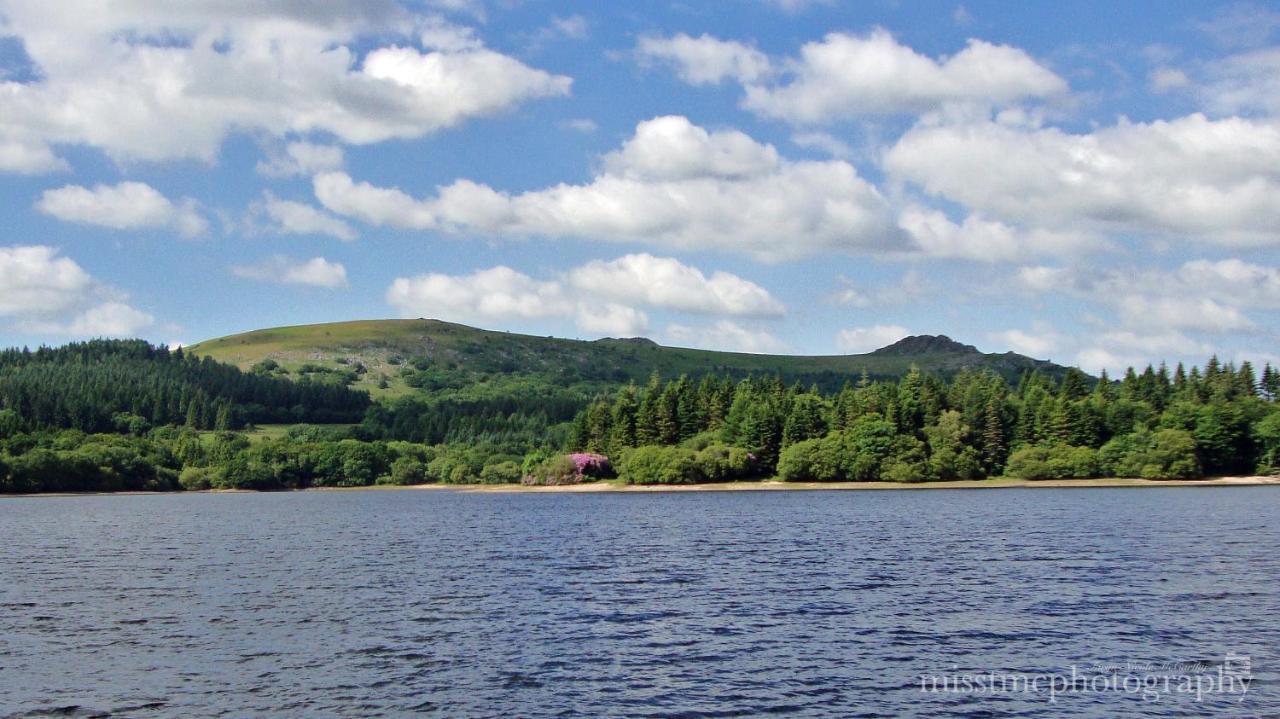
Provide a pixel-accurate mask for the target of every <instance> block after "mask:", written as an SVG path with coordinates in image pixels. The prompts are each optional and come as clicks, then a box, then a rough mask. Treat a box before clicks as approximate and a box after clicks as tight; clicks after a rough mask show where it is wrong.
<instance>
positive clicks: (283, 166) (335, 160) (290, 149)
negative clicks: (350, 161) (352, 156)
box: [257, 142, 345, 177]
mask: <svg viewBox="0 0 1280 719" xmlns="http://www.w3.org/2000/svg"><path fill="white" fill-rule="evenodd" d="M344 162H345V153H344V152H343V150H342V148H341V147H339V146H337V145H317V144H314V143H310V142H290V143H288V144H287V145H285V146H284V148H283V150H278V149H276V150H272V151H271V152H270V154H269V155H268V157H267V159H266V160H263V161H261V162H259V163H258V166H257V171H258V174H261V175H265V176H267V177H297V176H311V175H315V174H317V173H321V172H332V171H334V170H341V169H342V166H343V164H344Z"/></svg>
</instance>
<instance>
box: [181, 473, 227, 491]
mask: <svg viewBox="0 0 1280 719" xmlns="http://www.w3.org/2000/svg"><path fill="white" fill-rule="evenodd" d="M217 475H218V471H217V470H216V469H214V468H213V467H183V468H182V472H181V473H179V474H178V485H179V486H181V487H182V488H183V489H185V490H188V491H199V490H202V489H211V488H213V486H214V483H215V480H217V484H218V485H221V484H222V478H221V477H218V476H217Z"/></svg>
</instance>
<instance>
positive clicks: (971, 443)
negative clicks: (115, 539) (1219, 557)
mask: <svg viewBox="0 0 1280 719" xmlns="http://www.w3.org/2000/svg"><path fill="white" fill-rule="evenodd" d="M313 376H314V378H313ZM1277 399H1280V372H1277V371H1276V370H1275V369H1273V368H1272V367H1271V366H1269V365H1268V366H1266V367H1264V368H1263V370H1262V372H1261V373H1260V374H1259V373H1257V372H1256V371H1255V369H1254V368H1253V367H1252V366H1251V365H1250V364H1249V363H1247V362H1244V363H1241V364H1240V365H1239V366H1236V365H1233V364H1230V363H1226V364H1224V363H1221V362H1219V361H1218V360H1217V359H1216V358H1213V359H1211V360H1209V362H1208V363H1206V364H1205V365H1204V367H1203V368H1201V367H1192V368H1190V369H1189V370H1188V369H1185V368H1184V367H1182V366H1181V365H1179V366H1177V367H1176V368H1175V369H1173V370H1172V371H1170V370H1169V369H1168V368H1167V367H1165V366H1163V365H1162V366H1160V367H1158V368H1153V367H1147V368H1145V369H1144V370H1143V371H1142V372H1136V371H1134V370H1132V369H1131V370H1129V371H1128V372H1126V373H1125V375H1124V376H1123V377H1122V378H1121V379H1119V380H1112V379H1111V378H1109V377H1107V376H1106V375H1105V374H1104V375H1103V376H1102V377H1100V378H1096V379H1095V378H1092V377H1089V376H1087V375H1085V374H1084V373H1082V372H1080V371H1079V370H1069V371H1067V372H1066V373H1064V374H1062V375H1061V377H1060V379H1055V378H1053V377H1051V376H1048V375H1045V374H1041V373H1039V372H1036V371H1030V372H1027V373H1024V374H1023V375H1022V377H1021V378H1020V380H1019V381H1017V382H1016V383H1010V382H1008V381H1007V380H1005V379H1004V378H1002V377H1001V376H1000V375H999V374H996V373H995V372H992V371H990V370H988V369H965V370H961V371H959V372H956V373H954V374H951V375H950V376H942V375H939V374H933V373H928V372H922V371H920V370H918V369H914V368H913V369H911V370H909V371H907V372H906V373H905V374H904V375H903V376H902V377H901V378H899V379H897V380H881V379H876V380H873V379H871V378H870V377H868V376H866V375H863V376H862V377H851V378H849V381H847V382H846V383H845V384H844V386H843V387H842V388H840V389H839V390H838V391H823V390H822V389H821V388H820V387H818V386H816V385H811V386H809V387H804V386H802V385H800V384H791V385H787V384H785V383H784V382H783V381H782V380H781V379H780V378H779V377H778V376H776V375H761V376H752V377H747V378H745V379H741V378H738V377H732V376H727V375H717V374H706V375H702V376H697V377H693V376H689V375H682V376H679V377H674V378H667V379H663V378H662V377H660V376H658V375H657V374H655V375H654V376H653V377H651V378H650V380H649V381H648V382H647V383H645V384H643V385H636V384H634V383H627V384H620V385H618V386H617V387H616V388H615V389H613V390H611V391H606V392H601V393H599V394H598V396H596V397H595V398H594V399H591V400H587V401H584V400H583V399H582V398H581V397H579V396H577V395H575V394H573V393H568V392H566V391H565V390H564V388H563V387H557V386H555V385H552V384H546V385H545V386H544V385H543V384H540V383H538V382H536V381H533V380H529V379H528V378H522V379H519V380H512V381H511V382H509V383H505V384H504V383H502V382H494V383H493V384H492V385H491V386H490V387H488V388H487V389H485V390H484V391H477V392H474V393H472V394H459V393H457V392H450V393H448V394H447V395H445V396H435V395H434V394H433V392H432V391H431V390H429V389H425V388H423V389H419V390H417V391H416V392H415V393H414V394H411V395H408V396H404V397H400V398H397V399H388V400H381V401H378V402H371V401H370V399H369V397H368V395H367V394H365V393H363V392H357V391H353V390H351V389H348V388H347V387H345V386H344V384H343V383H342V382H341V381H336V382H335V381H332V379H331V378H328V377H326V376H324V375H323V374H321V375H318V376H315V375H314V373H308V374H305V375H304V376H303V378H302V379H299V380H296V381H295V380H290V379H284V378H281V377H277V376H274V375H272V374H271V372H269V371H251V372H241V371H240V370H238V369H237V368H235V367H234V366H231V365H225V364H221V363H218V362H215V361H213V360H209V359H207V358H197V357H194V356H190V355H184V354H183V353H182V351H181V350H175V351H172V352H171V351H169V350H168V349H166V348H163V347H154V346H151V345H148V344H147V343H145V342H141V341H107V340H99V341H94V342H87V343H78V344H72V345H67V346H65V347H62V348H57V349H50V348H41V349H39V350H35V351H29V350H10V351H6V352H3V353H0V492H7V493H17V492H77V491H122V490H134V491H172V490H201V489H259V490H266V489H300V488H307V487H326V486H344V487H346V486H368V485H373V484H396V485H413V484H422V483H447V484H475V483H488V484H503V483H516V482H524V483H526V484H565V483H575V482H582V481H590V480H594V479H615V480H616V481H620V482H625V483H634V484H662V483H680V484H683V483H696V482H719V481H728V480H747V479H764V478H777V479H780V480H783V481H805V482H829V481H886V482H928V481H939V480H950V479H978V478H984V477H999V476H1010V477H1019V478H1024V479H1031V480H1038V479H1064V478H1091V477H1103V476H1107V477H1141V478H1150V479H1196V478H1200V477H1204V476H1218V475H1238V474H1252V473H1272V472H1276V471H1280V404H1278V403H1277ZM268 423H274V424H286V425H290V426H289V427H288V428H287V429H285V430H284V431H283V432H280V433H276V434H274V435H264V434H262V433H255V432H254V431H253V428H254V427H255V426H256V425H259V424H268Z"/></svg>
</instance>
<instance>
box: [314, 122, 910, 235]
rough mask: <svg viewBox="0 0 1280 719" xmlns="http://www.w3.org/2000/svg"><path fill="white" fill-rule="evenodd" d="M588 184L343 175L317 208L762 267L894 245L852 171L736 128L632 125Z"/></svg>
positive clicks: (395, 222) (870, 193)
mask: <svg viewBox="0 0 1280 719" xmlns="http://www.w3.org/2000/svg"><path fill="white" fill-rule="evenodd" d="M602 165H603V170H602V171H601V173H600V174H599V175H597V176H596V177H595V178H594V179H593V180H592V181H591V182H590V183H588V184H586V185H569V184H560V185H557V186H554V187H550V188H546V189H543V190H534V191H530V192H525V193H523V194H519V195H508V194H505V193H502V192H499V191H497V190H494V189H493V188H490V187H488V186H486V185H481V184H478V183H475V182H471V181H469V180H459V181H457V182H455V183H453V184H451V185H448V186H446V187H443V188H440V190H439V191H438V192H437V195H436V196H435V197H429V198H426V199H422V200H418V199H415V198H413V197H412V196H410V195H408V194H406V193H405V192H403V191H401V190H399V189H395V188H381V187H375V186H373V185H370V184H368V183H365V182H359V183H358V182H355V181H354V180H352V179H351V177H349V176H348V175H346V174H344V173H326V174H322V175H318V176H317V177H316V178H315V182H314V185H315V193H316V197H317V199H319V200H320V203H321V204H322V205H324V206H325V207H326V208H328V209H329V210H331V211H333V212H336V213H338V214H340V215H345V216H348V217H353V218H356V219H359V220H361V221H363V222H367V223H370V224H374V225H381V224H388V225H392V226H396V227H403V228H415V229H439V230H444V231H448V232H456V233H479V234H488V235H495V236H514V237H527V236H538V237H573V238H583V239H590V240H608V241H613V242H644V243H652V244H658V245H664V246H668V247H675V248H680V249H692V250H704V249H719V250H736V251H741V252H747V253H750V254H752V255H754V256H756V257H758V258H761V259H765V260H780V259H789V258H795V257H802V256H806V255H810V254H813V253H814V252H817V251H820V250H840V251H848V252H879V251H886V250H888V249H891V248H896V247H898V246H900V245H901V244H902V232H901V231H900V230H898V229H897V228H896V227H894V225H893V222H892V218H891V217H890V214H889V208H888V203H887V202H886V201H885V199H884V198H883V197H882V196H881V195H880V193H879V192H878V191H877V190H876V189H875V187H874V186H872V185H871V184H870V183H869V182H867V181H866V180H864V179H862V178H861V177H859V176H858V173H857V171H856V170H855V169H854V167H853V166H852V165H850V164H849V163H847V162H841V161H834V160H833V161H827V162H808V161H806V162H791V161H787V160H784V159H782V158H781V157H779V155H778V152H777V150H776V149H775V148H774V147H773V146H772V145H767V144H762V143H758V142H756V141H754V140H753V139H751V138H750V137H748V136H747V135H745V134H743V133H741V132H738V131H734V130H721V131H708V130H706V129H704V128H701V127H698V126H697V125H694V124H693V123H691V122H690V121H689V120H688V119H686V118H684V117H678V116H672V117H659V118H655V119H653V120H648V121H645V122H642V123H640V124H639V125H638V126H637V127H636V132H635V135H634V136H633V137H632V138H631V139H630V140H628V141H627V142H626V143H625V144H624V145H623V147H622V148H620V149H619V150H618V151H616V152H613V153H610V154H608V155H606V156H605V157H604V158H603V162H602Z"/></svg>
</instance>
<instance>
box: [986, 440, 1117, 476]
mask: <svg viewBox="0 0 1280 719" xmlns="http://www.w3.org/2000/svg"><path fill="white" fill-rule="evenodd" d="M1005 474H1007V475H1008V476H1010V477H1018V478H1020V479H1032V480H1035V479H1089V478H1091V477H1097V476H1098V475H1099V474H1100V465H1099V462H1098V453H1097V452H1095V451H1094V450H1093V449H1090V448H1089V447H1072V446H1070V445H1065V444H1059V445H1052V446H1047V447H1046V446H1040V445H1034V446H1030V447H1022V448H1021V449H1018V450H1016V451H1014V453H1013V454H1011V455H1009V461H1008V463H1007V464H1006V465H1005Z"/></svg>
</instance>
